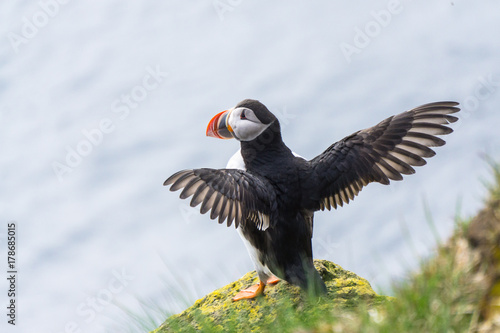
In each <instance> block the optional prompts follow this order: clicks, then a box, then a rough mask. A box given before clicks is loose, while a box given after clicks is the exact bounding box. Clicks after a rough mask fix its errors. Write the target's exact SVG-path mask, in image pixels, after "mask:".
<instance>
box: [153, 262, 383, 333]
mask: <svg viewBox="0 0 500 333" xmlns="http://www.w3.org/2000/svg"><path fill="white" fill-rule="evenodd" d="M314 265H315V267H316V269H317V270H318V272H319V273H320V275H321V277H322V278H323V280H324V281H325V284H326V287H327V290H328V292H327V294H326V295H325V296H323V297H320V298H317V299H310V298H308V297H307V295H306V294H305V293H304V292H303V291H302V290H301V289H300V288H299V287H297V286H294V285H291V284H289V283H286V282H284V281H281V282H279V283H278V284H276V285H275V286H268V287H266V290H265V293H264V295H263V296H260V297H258V298H256V299H253V300H242V301H238V302H233V301H232V298H233V297H234V296H235V295H236V293H238V292H239V291H240V290H242V289H245V288H248V287H249V286H251V285H253V284H255V283H257V282H258V278H257V273H256V272H255V271H254V272H250V273H247V274H245V275H244V276H243V277H242V278H241V279H239V280H237V281H235V282H233V283H230V284H229V285H227V286H225V287H222V288H220V289H217V290H215V291H214V292H212V293H210V294H208V295H207V296H205V297H203V298H202V299H199V300H198V301H196V302H195V303H194V305H193V306H191V307H190V308H188V309H187V310H185V311H184V312H182V313H180V314H178V315H174V316H172V317H170V318H168V319H167V321H166V322H165V323H164V324H163V325H162V326H161V327H160V328H159V329H158V330H156V331H155V332H173V331H179V330H181V331H191V330H203V331H215V332H217V331H224V330H227V329H229V328H231V330H243V331H250V332H260V331H263V330H266V328H268V329H272V327H278V326H274V325H277V323H280V326H279V327H280V328H284V327H287V326H289V325H292V324H293V325H297V327H306V326H307V322H308V321H309V319H308V318H312V317H317V316H321V317H324V318H334V316H332V313H335V312H339V311H340V309H346V308H352V307H355V306H359V305H360V304H363V306H366V307H371V306H374V305H377V304H380V303H383V302H385V301H387V300H388V299H389V298H388V297H385V296H379V295H377V294H376V293H375V292H374V291H373V289H372V288H371V286H370V284H369V283H368V281H366V280H365V279H363V278H360V277H359V276H357V275H356V274H354V273H352V272H349V271H347V270H344V269H343V268H342V267H340V266H339V265H336V264H334V263H332V262H329V261H326V260H315V262H314ZM294 321H296V322H295V323H294ZM325 321H327V319H325Z"/></svg>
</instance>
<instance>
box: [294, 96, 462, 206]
mask: <svg viewBox="0 0 500 333" xmlns="http://www.w3.org/2000/svg"><path fill="white" fill-rule="evenodd" d="M457 106H458V103H456V102H437V103H429V104H425V105H422V106H419V107H417V108H415V109H412V110H409V111H406V112H403V113H400V114H398V115H395V116H392V117H389V118H387V119H385V120H383V121H381V122H380V123H379V124H377V125H375V126H373V127H370V128H367V129H364V130H361V131H358V132H355V133H353V134H352V135H349V136H347V137H345V138H344V139H342V140H340V141H339V142H337V143H335V144H333V145H331V146H330V147H328V149H326V150H325V151H324V152H323V153H322V154H320V155H318V156H317V157H315V158H314V159H312V160H311V161H309V164H310V167H311V168H312V169H313V172H311V173H310V175H308V177H309V178H308V179H307V180H305V181H307V182H309V184H310V185H309V186H308V190H307V191H308V192H307V193H304V195H303V197H304V199H303V201H304V202H303V205H304V207H305V208H307V209H312V210H318V209H321V210H324V209H325V208H326V209H328V210H330V209H331V208H332V207H333V208H337V207H338V206H341V207H342V205H343V204H344V203H349V200H353V199H354V197H355V196H356V195H358V193H359V192H360V191H361V190H362V188H363V187H364V186H366V185H368V184H369V183H371V182H379V183H382V184H385V185H388V184H389V183H390V180H402V179H403V175H410V174H413V173H415V169H414V168H413V167H418V166H423V165H425V164H426V163H427V162H426V160H425V159H424V158H429V157H432V156H434V155H435V154H436V153H435V152H434V151H433V150H432V149H431V148H430V147H439V146H442V145H444V144H445V141H444V140H443V139H441V138H439V137H437V136H436V135H447V134H450V133H452V132H453V130H452V129H451V128H449V127H448V126H447V125H449V124H452V123H454V122H456V121H457V120H458V118H457V117H455V116H453V115H451V114H453V113H456V112H458V111H460V109H459V108H458V107H457Z"/></svg>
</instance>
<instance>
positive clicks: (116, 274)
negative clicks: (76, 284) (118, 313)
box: [61, 268, 135, 333]
mask: <svg viewBox="0 0 500 333" xmlns="http://www.w3.org/2000/svg"><path fill="white" fill-rule="evenodd" d="M111 273H112V275H113V277H111V278H110V279H109V280H108V283H107V284H106V287H104V288H102V289H100V290H98V291H97V292H96V293H95V294H93V295H91V296H89V297H87V298H86V299H85V301H83V302H81V303H80V304H78V306H77V307H76V309H75V313H76V315H78V317H79V318H78V319H75V320H70V321H68V322H66V324H65V325H64V329H63V330H62V331H61V333H62V332H64V333H82V332H84V331H83V330H82V327H83V326H85V325H88V324H90V323H92V322H93V321H94V320H95V318H96V317H97V315H98V314H99V313H101V312H102V311H104V309H106V307H108V306H109V305H110V304H112V303H113V301H114V299H115V298H116V296H117V295H118V294H120V293H122V292H123V291H124V290H125V288H126V287H127V286H128V285H129V284H130V282H132V281H133V280H134V279H135V277H134V276H133V275H130V274H128V273H127V272H126V271H125V268H122V269H121V270H120V271H119V270H112V271H111Z"/></svg>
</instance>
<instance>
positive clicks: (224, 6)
mask: <svg viewBox="0 0 500 333" xmlns="http://www.w3.org/2000/svg"><path fill="white" fill-rule="evenodd" d="M242 2H243V0H213V2H212V5H213V6H214V9H215V12H216V13H217V15H218V16H219V19H220V20H221V21H224V19H225V15H226V13H231V12H233V11H234V10H235V8H236V7H238V6H239V5H241V3H242Z"/></svg>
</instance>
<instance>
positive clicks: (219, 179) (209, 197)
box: [163, 168, 276, 230]
mask: <svg viewBox="0 0 500 333" xmlns="http://www.w3.org/2000/svg"><path fill="white" fill-rule="evenodd" d="M163 185H171V187H170V190H171V191H177V190H180V189H183V190H182V192H181V193H180V198H181V199H187V198H189V197H191V196H192V198H191V202H190V206H191V207H196V206H198V205H200V204H201V206H200V212H201V213H202V214H205V213H207V212H208V211H210V218H211V219H212V220H215V219H217V218H218V222H219V223H223V222H224V221H227V225H228V226H231V225H232V223H233V221H234V224H235V227H236V228H238V226H239V225H241V224H243V223H245V222H246V221H247V220H248V221H251V222H252V223H255V224H256V225H257V227H258V228H259V229H261V230H265V229H267V228H268V227H269V226H270V225H271V221H274V220H275V219H273V217H274V215H273V214H275V213H274V210H273V208H275V207H276V195H275V192H274V189H273V187H272V186H271V184H270V183H269V182H268V181H267V180H264V179H262V178H260V177H258V176H256V175H253V174H252V173H249V172H246V171H244V170H238V169H207V168H204V169H194V170H182V171H179V172H177V173H175V174H173V175H172V176H170V177H169V178H168V179H167V180H166V181H165V182H164V184H163Z"/></svg>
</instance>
